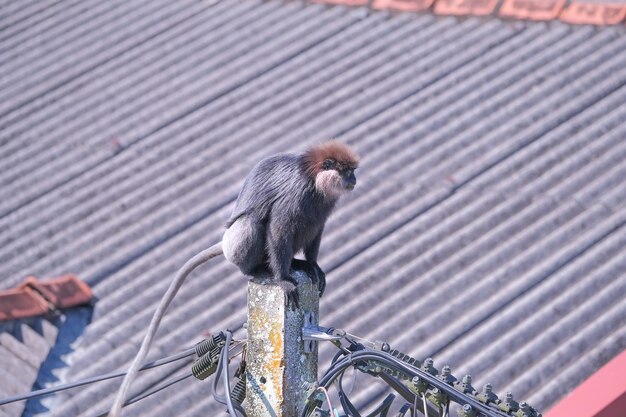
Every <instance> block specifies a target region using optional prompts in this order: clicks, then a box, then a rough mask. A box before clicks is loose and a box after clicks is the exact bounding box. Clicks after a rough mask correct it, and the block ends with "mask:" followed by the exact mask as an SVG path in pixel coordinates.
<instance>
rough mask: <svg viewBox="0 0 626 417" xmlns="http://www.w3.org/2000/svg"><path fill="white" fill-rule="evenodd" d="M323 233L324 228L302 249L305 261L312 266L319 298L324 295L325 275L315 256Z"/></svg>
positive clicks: (318, 250)
mask: <svg viewBox="0 0 626 417" xmlns="http://www.w3.org/2000/svg"><path fill="white" fill-rule="evenodd" d="M323 232H324V227H322V228H321V230H320V231H319V233H318V234H317V236H315V239H313V240H312V241H311V243H310V244H309V245H308V246H306V247H305V248H304V257H305V258H306V260H307V261H308V262H309V263H310V264H311V265H312V266H313V269H314V273H315V275H316V276H315V279H316V280H317V282H314V284H317V289H318V291H319V294H320V297H321V296H322V295H324V290H325V289H326V274H325V273H324V271H322V268H320V266H319V265H318V264H317V255H318V254H319V252H320V244H321V243H322V233H323Z"/></svg>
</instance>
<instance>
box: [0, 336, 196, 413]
mask: <svg viewBox="0 0 626 417" xmlns="http://www.w3.org/2000/svg"><path fill="white" fill-rule="evenodd" d="M194 354H195V349H194V348H189V349H187V350H184V351H182V352H180V353H177V354H175V355H172V356H168V357H166V358H162V359H158V360H155V361H152V362H147V363H144V364H143V365H141V367H140V368H139V371H144V370H146V369H151V368H156V367H158V366H161V365H165V364H168V363H171V362H174V361H177V360H180V359H184V358H187V357H189V356H192V355H194ZM124 375H126V371H116V372H109V373H107V374H102V375H96V376H92V377H89V378H85V379H82V380H79V381H75V382H68V383H66V384H61V385H57V386H54V387H50V388H44V389H40V390H37V391H32V392H29V393H26V394H20V395H15V396H13V397H9V398H4V399H2V400H0V405H4V404H9V403H13V402H16V401H23V400H29V399H31V398H36V397H42V396H45V395H50V394H54V393H56V392H59V391H65V390H68V389H72V388H76V387H80V386H83V385H88V384H93V383H95V382H100V381H105V380H107V379H112V378H119V377H121V376H124Z"/></svg>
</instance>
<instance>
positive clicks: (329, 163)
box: [322, 159, 335, 171]
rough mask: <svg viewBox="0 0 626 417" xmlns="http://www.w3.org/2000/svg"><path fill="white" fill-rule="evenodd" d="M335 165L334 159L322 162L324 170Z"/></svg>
mask: <svg viewBox="0 0 626 417" xmlns="http://www.w3.org/2000/svg"><path fill="white" fill-rule="evenodd" d="M334 166H335V161H333V160H332V159H324V162H323V163H322V169H323V170H324V171H327V170H329V169H332V168H333V167H334Z"/></svg>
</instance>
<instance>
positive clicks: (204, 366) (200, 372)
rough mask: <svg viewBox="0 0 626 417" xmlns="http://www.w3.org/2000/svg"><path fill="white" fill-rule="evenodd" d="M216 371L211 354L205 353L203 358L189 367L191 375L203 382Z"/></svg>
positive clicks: (215, 362) (214, 361) (215, 363)
mask: <svg viewBox="0 0 626 417" xmlns="http://www.w3.org/2000/svg"><path fill="white" fill-rule="evenodd" d="M216 370H217V361H216V360H214V359H213V355H212V354H211V353H206V354H204V356H202V357H200V358H198V359H196V361H195V362H194V363H193V365H192V366H191V373H192V374H193V376H195V377H196V378H197V379H200V380H203V379H206V378H207V377H208V376H210V375H212V374H213V373H214V372H215V371H216Z"/></svg>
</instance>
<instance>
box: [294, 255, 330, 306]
mask: <svg viewBox="0 0 626 417" xmlns="http://www.w3.org/2000/svg"><path fill="white" fill-rule="evenodd" d="M291 269H292V270H297V271H303V272H304V273H305V274H307V276H309V277H310V278H311V282H312V283H313V285H317V290H318V292H319V296H320V297H321V296H322V295H323V294H324V290H325V289H326V274H325V273H324V271H322V268H320V266H319V265H318V264H317V263H315V262H308V261H303V260H302V259H293V260H292V261H291Z"/></svg>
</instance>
